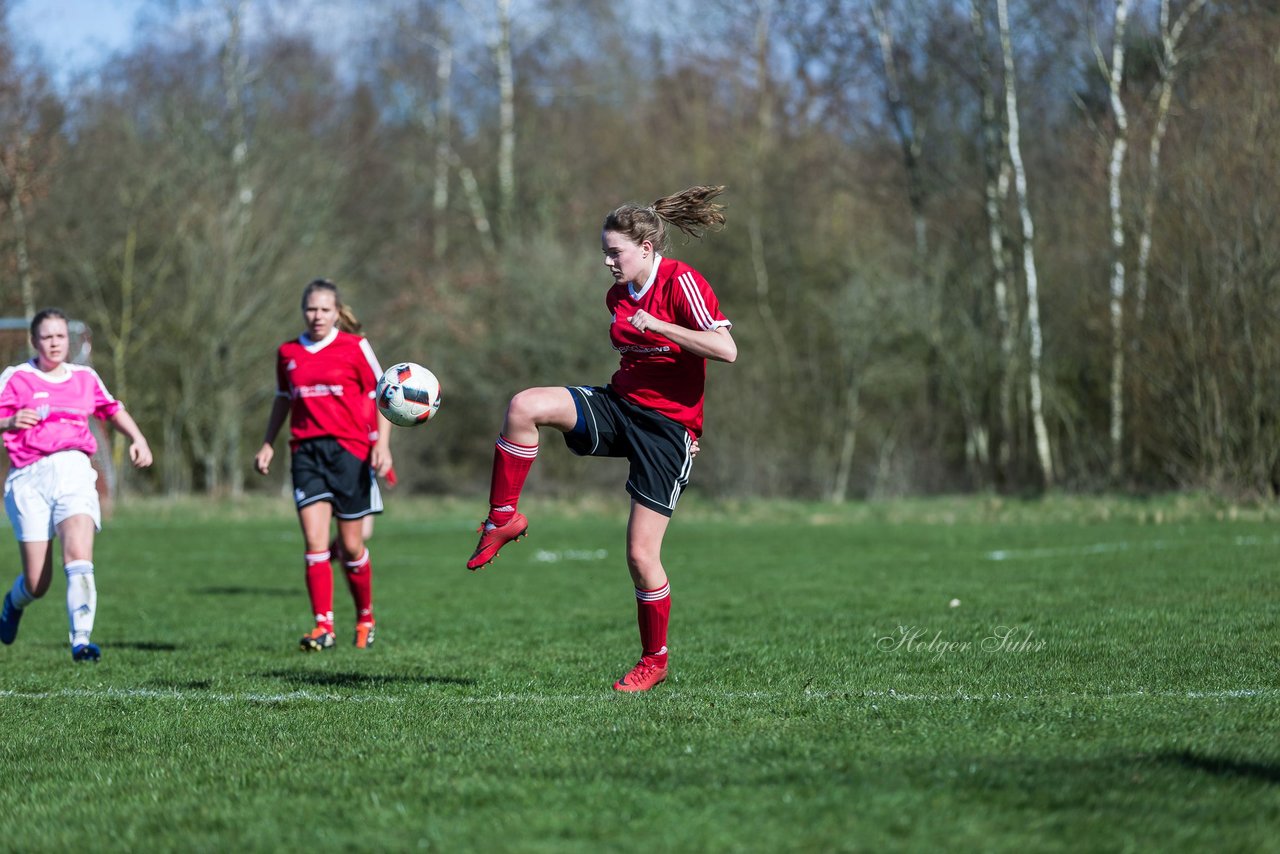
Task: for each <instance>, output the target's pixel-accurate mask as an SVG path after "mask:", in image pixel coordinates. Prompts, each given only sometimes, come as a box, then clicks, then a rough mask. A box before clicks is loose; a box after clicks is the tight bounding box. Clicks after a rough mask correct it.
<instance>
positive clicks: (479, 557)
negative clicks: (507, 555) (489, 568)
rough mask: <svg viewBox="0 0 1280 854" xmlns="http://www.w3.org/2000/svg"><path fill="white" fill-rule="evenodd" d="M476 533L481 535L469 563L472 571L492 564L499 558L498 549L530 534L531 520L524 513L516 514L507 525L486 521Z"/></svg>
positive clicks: (468, 567) (468, 565)
mask: <svg viewBox="0 0 1280 854" xmlns="http://www.w3.org/2000/svg"><path fill="white" fill-rule="evenodd" d="M476 532H477V533H478V534H480V542H479V543H477V544H476V550H475V551H474V552H472V554H471V559H470V560H468V561H467V569H470V570H477V569H479V568H480V567H482V566H484V565H486V564H489V563H492V562H493V559H494V558H495V557H497V556H498V549H500V548H502V547H503V546H505V545H506V544H507V543H509V542H511V541H512V540H518V539H520V538H521V537H523V536H524V535H525V534H527V533H528V532H529V520H528V519H526V518H525V517H524V514H523V513H516V514H515V515H514V516H512V517H511V518H510V519H508V520H507V523H506V524H505V525H494V524H493V523H492V522H490V521H489V520H488V519H486V520H484V522H482V523H480V527H479V528H477V529H476Z"/></svg>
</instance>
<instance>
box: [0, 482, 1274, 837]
mask: <svg viewBox="0 0 1280 854" xmlns="http://www.w3.org/2000/svg"><path fill="white" fill-rule="evenodd" d="M522 509H525V510H526V512H527V513H528V514H529V515H530V518H531V531H530V533H531V536H530V537H529V538H528V539H526V540H524V541H522V542H520V543H517V544H515V545H513V546H509V547H508V549H507V550H506V551H504V553H503V555H502V557H501V558H500V559H499V560H498V561H497V562H496V563H495V564H494V565H492V566H491V567H489V568H488V569H486V570H484V571H482V572H481V573H478V574H471V573H468V572H467V571H465V570H464V569H463V568H462V563H463V561H464V560H465V558H466V556H467V554H469V552H470V550H471V548H472V546H473V545H474V534H473V528H474V525H475V521H476V519H475V515H476V513H475V511H476V507H473V506H470V505H467V506H465V507H464V506H462V505H455V504H452V503H435V502H433V503H427V502H421V503H415V502H408V501H396V500H395V498H393V499H392V504H391V508H390V511H389V513H388V514H387V515H386V516H384V517H382V518H381V519H380V520H379V523H378V530H377V533H376V535H375V537H374V539H373V541H372V543H371V548H372V554H373V560H374V563H375V572H376V575H375V589H376V593H375V595H376V607H377V616H378V621H379V626H378V644H377V646H376V647H374V648H373V649H370V650H367V651H359V652H358V651H356V650H354V649H353V648H351V646H350V631H351V617H350V606H349V602H350V600H349V598H348V597H347V595H346V590H345V586H343V585H342V583H341V580H340V579H339V580H338V582H337V584H336V602H337V604H338V608H337V613H338V616H339V640H340V645H339V647H338V648H337V649H335V650H333V651H331V652H328V653H323V654H318V655H304V654H302V653H299V652H297V651H296V646H295V645H296V639H297V638H298V637H299V636H300V635H301V634H302V633H303V632H304V631H305V630H306V629H308V628H309V626H308V624H307V617H308V607H307V603H306V598H305V594H304V591H303V584H302V570H301V555H300V544H301V537H300V535H299V534H298V532H297V529H296V523H295V521H294V519H293V517H292V515H291V514H290V512H289V508H288V506H287V502H285V501H283V500H279V501H275V502H265V501H255V502H252V503H249V504H246V505H241V506H238V507H228V506H222V507H213V506H203V505H199V504H195V503H190V504H177V505H166V504H161V503H159V502H155V503H146V504H137V505H134V506H130V507H125V508H122V509H121V510H120V512H118V513H117V515H116V517H115V518H113V519H111V520H110V521H109V522H108V524H107V529H106V530H105V531H104V533H103V535H102V536H101V537H100V539H99V543H98V554H97V566H98V571H97V576H98V588H99V614H98V624H97V630H96V632H95V635H94V639H95V640H96V641H98V642H99V643H100V644H101V645H102V647H103V660H102V662H101V663H100V664H98V665H76V664H73V663H72V661H71V659H70V656H69V654H68V651H67V646H66V614H65V610H64V608H63V604H62V594H63V590H64V583H63V580H62V579H61V578H60V577H59V578H57V579H55V582H54V588H53V590H52V591H51V593H50V595H49V596H48V597H46V598H45V599H44V600H42V601H41V602H38V603H36V604H35V605H33V606H32V607H31V608H30V609H29V610H28V612H27V614H26V616H25V618H24V620H23V624H22V630H21V634H20V635H19V637H18V641H17V643H15V644H14V645H13V646H11V647H7V648H0V721H2V722H3V728H2V730H3V731H2V732H0V804H3V809H2V810H0V814H2V815H3V820H2V821H0V833H3V836H2V837H0V850H5V851H9V850H13V851H37V850H72V849H78V850H85V849H87V850H102V849H115V850H123V849H131V850H157V849H182V850H196V851H200V850H237V851H240V850H247V851H268V850H272V851H280V850H293V851H321V850H323V851H329V850H339V849H347V850H416V849H443V850H446V851H459V850H463V851H465V850H478V851H503V850H511V851H546V852H561V851H601V850H614V851H643V852H654V851H688V852H705V851H769V852H773V851H880V850H921V851H927V850H936V849H948V850H981V851H1009V850H1022V849H1030V850H1037V851H1045V850H1049V851H1052V850H1090V851H1128V850H1159V851H1168V850H1184V851H1204V850H1215V851H1258V850H1280V830H1278V829H1280V632H1278V629H1280V572H1278V570H1277V566H1278V564H1280V523H1278V522H1277V521H1276V519H1275V518H1274V514H1273V513H1269V512H1264V511H1257V512H1253V513H1249V512H1243V513H1241V512H1236V511H1234V510H1225V509H1221V508H1216V507H1214V506H1213V505H1212V504H1211V503H1209V502H1207V501H1201V502H1199V503H1196V502H1190V503H1187V502H1181V501H1178V500H1174V499H1165V500H1162V501H1159V502H1147V503H1140V502H1119V501H1114V500H1099V501H1087V500H1068V499H1058V500H1049V501H1045V502H1037V503H1002V502H998V501H995V500H993V499H971V500H958V499H956V500H937V501H920V502H909V503H899V504H883V505H858V506H855V507H850V508H843V509H841V508H832V507H824V506H818V505H743V506H739V507H727V506H717V507H711V506H707V505H699V504H697V503H691V504H690V505H689V506H688V507H686V508H682V511H681V513H680V514H677V517H676V520H675V522H674V523H673V525H672V529H671V531H670V533H669V535H668V538H667V544H666V549H665V553H664V558H665V562H666V565H667V569H668V572H669V573H670V575H671V577H672V588H673V596H674V598H673V602H674V605H673V610H672V632H671V646H672V677H671V678H669V679H668V681H667V683H666V684H664V685H662V686H660V687H659V688H658V689H656V690H655V691H654V692H652V693H651V694H648V695H640V696H617V695H615V694H614V693H613V692H612V691H611V690H610V689H609V686H610V684H611V682H612V680H613V679H615V678H617V676H619V675H621V674H622V673H623V672H625V670H626V669H627V668H628V667H629V666H630V665H631V664H632V663H633V662H634V659H635V658H636V656H637V654H638V642H637V639H636V631H635V605H634V599H633V596H632V592H631V587H630V584H629V582H628V578H627V574H626V569H625V565H624V562H623V555H622V548H621V547H622V541H623V530H624V517H623V516H622V515H621V514H622V508H621V506H608V507H604V508H597V509H583V508H582V507H577V506H565V505H553V504H552V503H551V502H539V501H538V500H537V498H536V497H535V498H532V499H531V500H526V502H525V504H524V506H523V508H522ZM0 534H3V536H4V538H5V540H7V541H8V545H6V546H5V547H4V549H5V551H3V552H0V554H5V555H8V556H9V557H7V558H6V559H4V560H3V561H2V562H0V566H3V572H2V573H0V575H2V578H0V581H2V583H3V584H4V585H5V586H6V587H7V585H8V584H10V583H11V582H12V579H13V574H14V572H15V566H16V550H15V549H14V548H13V545H12V541H11V538H10V533H9V532H8V531H7V530H5V531H2V532H0ZM953 599H958V600H959V604H958V605H957V606H954V607H953V606H952V604H951V602H952V600H953ZM1001 638H1003V640H1001Z"/></svg>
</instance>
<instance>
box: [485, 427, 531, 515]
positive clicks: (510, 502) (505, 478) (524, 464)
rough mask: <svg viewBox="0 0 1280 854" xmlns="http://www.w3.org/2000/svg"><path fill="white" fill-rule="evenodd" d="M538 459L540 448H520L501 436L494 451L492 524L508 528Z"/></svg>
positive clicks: (491, 497) (491, 496) (491, 494)
mask: <svg viewBox="0 0 1280 854" xmlns="http://www.w3.org/2000/svg"><path fill="white" fill-rule="evenodd" d="M537 456H538V446H537V445H517V444H516V443H515V442H512V441H511V440H509V439H507V438H506V437H505V436H501V435H499V436H498V444H497V445H496V446H495V447H494V449H493V479H492V480H491V481H490V482H489V521H490V522H492V523H493V524H495V525H505V524H506V523H507V522H509V521H511V517H512V516H514V515H515V514H516V506H517V505H518V504H519V503H520V490H522V489H524V479H525V478H526V477H528V476H529V469H530V468H532V467H533V461H534V459H535V458H536V457H537Z"/></svg>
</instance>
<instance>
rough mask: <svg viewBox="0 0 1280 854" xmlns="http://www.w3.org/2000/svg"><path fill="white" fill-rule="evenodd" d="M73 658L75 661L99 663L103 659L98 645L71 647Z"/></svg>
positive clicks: (88, 644)
mask: <svg viewBox="0 0 1280 854" xmlns="http://www.w3.org/2000/svg"><path fill="white" fill-rule="evenodd" d="M71 658H72V659H73V660H74V661H97V660H98V659H99V658H102V650H100V649H98V645H97V644H96V643H78V644H76V645H75V646H73V647H71Z"/></svg>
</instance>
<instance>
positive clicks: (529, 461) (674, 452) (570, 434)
mask: <svg viewBox="0 0 1280 854" xmlns="http://www.w3.org/2000/svg"><path fill="white" fill-rule="evenodd" d="M723 191H724V187H690V188H689V189H687V190H684V191H682V192H680V193H676V194H675V195H672V196H667V197H665V198H662V199H659V200H658V201H656V202H654V203H653V204H652V205H648V206H640V205H634V204H626V205H623V206H621V207H619V208H617V209H616V210H614V211H613V212H612V213H611V214H609V215H608V217H606V218H605V221H604V226H603V228H602V230H601V249H602V251H603V252H604V263H605V266H606V267H607V268H608V269H609V272H610V273H611V274H612V275H613V286H612V287H611V288H609V291H608V292H607V293H606V294H605V306H606V308H607V309H608V311H609V314H610V316H611V318H612V323H611V325H610V327H609V338H610V340H611V341H612V343H613V347H614V349H615V350H617V351H618V353H619V354H620V364H619V366H618V370H617V372H615V373H614V375H613V379H612V380H611V381H610V382H609V384H608V385H607V386H603V387H594V388H593V387H587V386H576V387H559V386H556V387H544V388H531V389H526V390H524V391H522V392H520V393H519V394H517V395H516V396H515V397H513V398H512V399H511V403H510V405H509V406H508V407H507V415H506V420H505V421H504V422H503V425H502V433H501V434H499V436H498V442H497V448H496V449H495V451H494V455H493V477H492V480H491V482H490V490H489V515H488V517H487V518H486V519H485V521H484V522H483V523H481V525H480V529H479V533H480V542H479V543H478V544H477V546H476V550H475V552H474V553H473V554H472V555H471V558H470V560H468V561H467V568H468V569H472V570H475V569H479V568H480V567H482V566H484V565H486V564H488V563H489V562H490V561H492V560H493V559H494V558H495V557H497V555H498V550H499V549H501V548H502V547H503V546H504V545H506V544H507V543H509V542H511V541H512V540H515V539H519V538H520V537H522V536H524V534H525V532H526V531H527V530H528V527H529V522H528V520H527V519H526V518H525V517H524V515H523V514H522V513H520V512H519V510H517V506H518V503H519V499H520V491H521V489H522V488H523V486H524V482H525V477H526V475H527V474H528V472H529V469H530V467H531V466H532V465H533V461H534V458H535V457H536V456H537V453H538V428H539V427H554V428H556V429H557V430H559V431H560V432H562V433H564V434H565V443H566V444H567V445H568V446H569V449H570V450H571V451H572V452H573V453H575V454H579V455H584V456H597V457H626V458H627V459H628V460H629V461H630V464H631V467H630V473H629V477H628V479H627V484H626V489H627V492H628V493H629V494H630V495H631V514H630V519H629V521H628V523H627V567H628V569H629V570H630V571H631V580H632V582H633V583H634V585H635V595H636V606H637V616H638V622H639V627H640V647H641V655H640V660H639V662H638V663H637V664H636V665H635V666H634V667H633V668H632V669H631V671H630V672H629V673H627V674H626V675H625V676H623V677H622V678H621V679H619V680H618V681H617V682H616V683H614V686H613V687H614V688H615V689H616V690H618V691H647V690H649V689H650V688H652V687H653V686H655V685H657V684H658V683H659V682H661V681H662V680H664V679H665V678H666V676H667V623H668V617H669V615H670V611H671V585H670V584H669V583H668V581H667V574H666V571H665V570H664V569H663V566H662V539H663V536H664V535H665V534H666V531H667V525H668V523H669V522H670V521H671V514H672V512H673V511H674V510H675V506H676V501H677V500H678V499H679V498H680V493H681V491H682V490H683V489H684V487H685V485H686V484H687V483H688V482H689V472H690V469H691V467H692V465H693V457H694V455H695V454H696V453H697V451H698V437H699V436H700V435H701V434H702V401H703V386H704V383H705V381H706V364H707V359H714V360H716V361H719V362H733V361H734V360H735V359H736V358H737V356H738V348H737V345H736V344H735V343H734V340H733V336H732V335H731V334H730V331H729V330H730V327H731V326H732V324H731V323H730V322H729V321H728V320H727V319H726V318H725V316H724V315H723V314H721V313H720V306H719V303H718V301H717V300H716V295H715V293H714V292H713V291H712V290H711V286H710V285H709V284H707V281H706V279H704V278H703V277H702V275H701V274H699V273H698V271H697V270H694V269H693V268H692V267H690V266H689V265H687V264H684V263H681V262H680V261H677V260H675V259H674V258H666V257H663V255H662V254H660V253H661V252H663V251H666V246H667V231H666V227H665V226H666V225H673V226H675V227H676V228H678V229H680V230H681V231H683V232H684V233H686V234H688V235H690V236H692V237H699V238H700V237H701V236H702V235H703V233H705V231H706V230H708V229H718V228H720V227H721V226H723V225H724V214H723V213H721V211H722V206H721V205H719V204H717V203H715V201H714V199H715V198H716V197H717V196H719V195H720V193H721V192H723Z"/></svg>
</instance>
